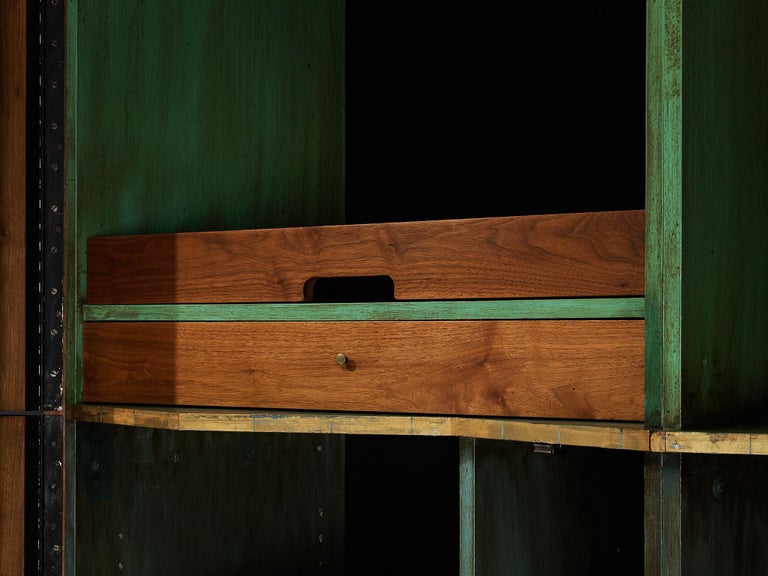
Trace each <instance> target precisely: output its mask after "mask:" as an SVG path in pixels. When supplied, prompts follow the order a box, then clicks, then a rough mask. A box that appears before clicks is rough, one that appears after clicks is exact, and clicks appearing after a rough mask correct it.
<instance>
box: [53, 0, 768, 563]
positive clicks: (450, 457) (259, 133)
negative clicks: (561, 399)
mask: <svg viewBox="0 0 768 576" xmlns="http://www.w3.org/2000/svg"><path fill="white" fill-rule="evenodd" d="M64 24H66V31H67V32H66V33H67V86H66V111H67V142H66V144H67V146H66V148H67V166H66V185H67V190H66V193H67V198H66V199H67V204H66V231H67V233H66V239H67V244H66V256H67V260H66V262H67V264H66V294H67V296H66V306H65V308H66V314H65V317H66V349H67V354H66V374H67V377H66V381H67V390H66V397H67V410H68V415H69V418H68V431H67V438H68V451H69V454H68V455H69V457H70V458H69V461H71V462H73V463H72V464H71V465H69V464H68V472H67V482H68V483H69V485H70V487H71V489H70V490H68V497H67V500H66V502H67V514H66V518H67V532H66V542H65V544H66V546H65V552H66V565H67V568H68V571H69V573H71V574H74V575H77V576H90V575H91V574H103V573H110V572H115V571H116V572H117V573H119V574H124V575H126V576H128V575H129V574H152V573H163V574H169V575H176V574H185V575H187V574H201V575H202V574H219V573H222V574H223V573H226V574H320V573H325V574H344V573H346V574H360V573H365V574H398V575H402V574H427V573H439V574H460V575H461V576H495V575H497V574H509V573H515V574H536V575H542V574H562V573H565V572H567V573H570V574H595V573H598V572H600V571H601V570H602V571H605V570H608V571H610V572H612V573H621V574H645V575H646V576H651V575H664V576H667V575H696V576H699V575H702V574H713V575H714V574H717V575H719V574H727V573H737V574H758V573H762V572H764V571H765V569H766V568H767V567H768V555H767V554H766V552H764V551H763V549H762V548H761V546H760V542H763V541H764V540H765V538H766V537H768V534H767V533H766V529H765V526H766V525H768V507H767V506H766V502H765V498H764V497H763V496H762V491H761V489H760V486H761V485H762V484H761V482H763V483H764V481H765V480H768V470H766V467H765V462H766V461H765V458H766V455H768V440H766V439H765V436H764V435H762V433H761V432H760V429H759V426H760V425H761V424H764V423H765V421H766V418H765V416H764V414H765V412H766V410H767V409H768V297H767V296H766V289H765V287H766V286H768V4H766V3H765V2H762V1H761V0H626V1H623V2H616V1H615V0H594V1H590V2H586V3H585V2H582V3H572V2H570V3H569V2H562V3H556V4H554V5H553V4H551V3H548V4H546V5H543V4H542V3H535V2H530V3H518V4H515V5H514V7H513V8H511V9H510V8H508V7H503V6H501V5H499V6H495V5H493V6H483V7H479V6H477V5H474V4H472V3H465V4H459V5H447V4H440V3H427V2H423V3H422V2H418V3H415V2H414V3H396V4H392V3H389V4H385V5H376V6H374V5H372V4H370V3H365V2H353V1H347V2H345V1H344V0H192V1H188V2H175V1H174V2H117V1H113V0H106V1H105V0H68V2H67V19H66V23H62V25H64ZM624 209H645V212H646V259H647V261H646V294H645V297H644V302H643V306H644V311H643V312H642V313H641V315H642V316H643V317H644V319H645V324H646V340H645V349H646V355H645V422H644V423H642V424H641V425H639V426H632V425H625V424H624V423H615V422H576V423H574V422H537V421H515V420H514V419H509V420H504V419H487V420H485V419H451V418H439V417H435V418H426V417H424V418H420V417H418V416H415V417H414V416H409V417H403V416H401V415H357V416H354V417H350V418H348V419H345V418H344V417H340V416H338V415H328V414H304V413H296V414H288V415H285V414H281V415H275V414H269V413H267V412H259V411H250V412H248V411H236V410H226V411H225V410H215V409H211V408H210V407H208V409H207V410H203V409H201V410H195V409H190V410H182V411H173V410H168V409H158V407H132V408H130V409H126V410H123V409H122V408H120V407H113V406H95V407H94V406H86V405H83V404H82V402H81V385H80V382H81V378H82V342H81V334H82V328H83V323H84V322H86V321H87V312H88V308H87V306H88V304H87V302H86V301H85V280H86V275H85V274H86V271H87V264H88V258H87V253H86V240H87V239H88V238H90V237H92V236H100V235H128V234H137V233H162V232H182V231H184V232H198V231H206V230H234V229H247V228H267V227H273V228H274V227H287V226H308V225H323V224H357V223H373V222H390V221H419V220H431V219H445V218H471V217H472V218H473V217H484V216H507V215H517V214H537V213H563V212H583V211H602V210H606V211H607V210H624ZM254 249H256V250H258V247H254ZM559 304H562V303H558V302H552V303H551V308H549V313H550V314H551V315H552V316H556V315H557V312H556V308H557V306H558V305H559ZM614 304H615V302H614ZM538 305H539V306H541V303H538ZM546 305H547V303H544V306H545V307H546ZM337 309H338V310H341V311H342V312H343V310H344V304H343V303H341V304H338V306H337ZM544 309H545V310H546V308H544ZM611 310H616V311H615V312H612V313H613V314H614V315H617V316H621V315H622V314H625V312H620V311H618V310H619V308H618V307H615V308H611ZM538 313H539V314H541V312H538ZM544 314H546V312H544ZM726 427H727V428H726ZM697 434H698V435H697ZM715 543H717V546H715V545H714V544H715Z"/></svg>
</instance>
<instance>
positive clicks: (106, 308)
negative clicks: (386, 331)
mask: <svg viewBox="0 0 768 576" xmlns="http://www.w3.org/2000/svg"><path fill="white" fill-rule="evenodd" d="M83 310H84V319H85V321H86V322H90V321H102V322H103V321H116V322H122V321H131V320H136V321H144V320H151V321H165V320H167V321H179V320H190V321H234V322H236V321H249V322H253V321H260V320H263V321H280V320H285V321H301V320H306V321H310V320H312V321H317V320H350V321H355V320H523V319H544V318H556V319H574V318H576V319H579V318H638V319H641V318H643V314H644V313H645V306H644V303H643V298H589V299H573V300H470V301H441V302H437V301H436V302H376V303H370V304H354V303H352V304H321V303H317V304H136V305H98V306H96V305H90V306H88V305H86V306H84V307H83Z"/></svg>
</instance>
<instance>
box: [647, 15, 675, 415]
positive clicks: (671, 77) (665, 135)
mask: <svg viewBox="0 0 768 576" xmlns="http://www.w3.org/2000/svg"><path fill="white" fill-rule="evenodd" d="M681 11H682V0H649V1H648V2H647V40H646V60H647V65H646V69H647V72H646V92H647V125H646V197H645V222H646V240H645V242H646V251H645V258H646V282H645V304H646V311H645V317H646V320H647V322H646V343H645V344H646V348H645V381H646V384H645V413H646V416H645V420H646V423H647V424H648V425H649V426H651V427H654V428H661V427H668V428H677V427H679V416H680V268H681V266H680V250H681V247H680V242H681V237H680V233H679V228H680V191H681V187H682V185H681V174H680V172H681V167H680V163H681V153H680V138H681V83H682V78H681V66H682V60H681V54H680V50H681V48H680V27H681Z"/></svg>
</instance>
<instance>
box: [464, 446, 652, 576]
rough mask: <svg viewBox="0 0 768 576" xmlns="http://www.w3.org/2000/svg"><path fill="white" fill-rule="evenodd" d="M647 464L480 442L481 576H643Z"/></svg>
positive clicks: (578, 451) (631, 458) (613, 454)
mask: <svg viewBox="0 0 768 576" xmlns="http://www.w3.org/2000/svg"><path fill="white" fill-rule="evenodd" d="M643 456H644V454H643V453H642V452H634V451H629V450H606V449H599V448H577V447H564V448H563V449H562V450H561V451H557V450H556V451H555V453H554V454H544V453H536V452H534V450H533V447H532V446H531V444H528V443H519V442H505V441H496V440H478V441H477V442H476V446H475V456H474V458H475V478H474V482H475V486H474V492H475V494H474V496H475V509H476V516H475V520H474V523H475V539H474V544H475V570H476V573H477V574H482V575H483V576H497V575H498V576H501V575H506V574H536V575H537V576H546V575H550V574H551V575H553V576H554V575H557V576H561V575H562V574H569V575H573V576H576V575H581V574H583V575H590V576H591V575H594V574H622V575H632V574H637V575H641V574H643ZM468 574H472V572H469V573H468Z"/></svg>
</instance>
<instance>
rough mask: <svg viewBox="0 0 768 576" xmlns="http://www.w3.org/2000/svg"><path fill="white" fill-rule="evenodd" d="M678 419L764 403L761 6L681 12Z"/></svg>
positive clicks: (732, 419) (707, 418)
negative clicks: (681, 146)
mask: <svg viewBox="0 0 768 576" xmlns="http://www.w3.org/2000/svg"><path fill="white" fill-rule="evenodd" d="M683 22H684V28H683V37H682V52H683V68H684V71H683V81H684V86H683V104H682V107H683V130H682V142H683V148H682V155H683V189H682V227H681V228H682V239H683V240H682V245H683V250H682V268H683V271H682V277H683V282H682V295H681V300H682V305H681V308H682V342H683V343H684V346H685V348H684V350H683V355H682V383H681V384H682V393H681V403H682V407H681V424H682V426H683V427H691V426H701V425H710V426H711V425H724V424H732V423H740V424H749V423H755V422H761V423H762V422H765V414H766V411H767V410H768V387H766V375H768V289H767V287H768V3H766V2H764V1H762V0H709V1H707V2H700V1H689V2H687V3H686V4H685V8H684V12H683Z"/></svg>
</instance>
